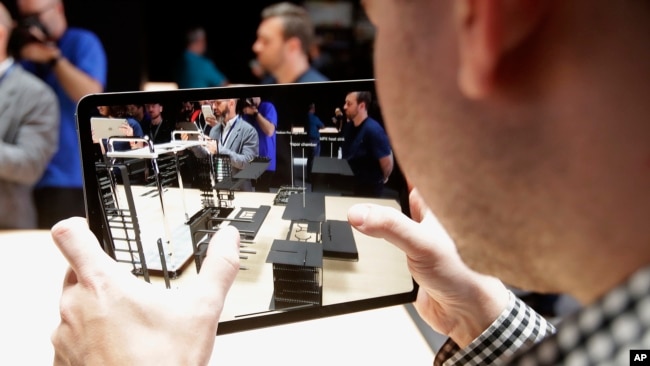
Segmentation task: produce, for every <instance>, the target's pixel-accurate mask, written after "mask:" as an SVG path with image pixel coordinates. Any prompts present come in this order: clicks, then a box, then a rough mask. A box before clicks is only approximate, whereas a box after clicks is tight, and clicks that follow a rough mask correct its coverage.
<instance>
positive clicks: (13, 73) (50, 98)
mask: <svg viewBox="0 0 650 366" xmlns="http://www.w3.org/2000/svg"><path fill="white" fill-rule="evenodd" d="M13 27H14V25H13V20H12V19H11V16H10V15H9V12H8V11H7V9H6V8H5V7H4V5H2V4H1V3H0V230H1V229H33V228H36V227H37V220H36V219H37V215H36V207H35V205H34V201H33V198H32V190H33V187H34V185H35V184H36V182H38V180H39V179H40V177H41V175H42V174H43V172H44V171H45V167H46V166H47V164H48V162H49V161H50V159H51V158H52V155H54V152H55V151H56V147H57V142H58V141H57V140H58V136H59V105H58V103H57V102H56V95H55V94H54V92H53V91H52V89H51V88H50V87H49V86H48V85H47V84H45V83H44V82H43V81H41V80H40V79H38V78H37V77H35V76H34V75H32V74H30V73H29V72H27V71H25V70H24V69H23V68H22V66H20V64H18V63H16V62H15V61H14V59H13V57H12V56H11V55H10V54H9V53H8V52H7V46H8V42H9V38H10V33H11V31H12V29H13Z"/></svg>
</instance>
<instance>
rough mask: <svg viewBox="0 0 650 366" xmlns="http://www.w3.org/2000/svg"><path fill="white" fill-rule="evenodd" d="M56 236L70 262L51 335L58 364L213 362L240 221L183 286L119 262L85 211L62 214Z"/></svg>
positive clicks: (235, 263) (216, 240)
mask: <svg viewBox="0 0 650 366" xmlns="http://www.w3.org/2000/svg"><path fill="white" fill-rule="evenodd" d="M52 237H53V239H54V242H55V243H56V245H57V246H58V247H59V250H60V251H61V252H62V253H63V255H64V256H65V258H66V259H67V260H68V263H69V264H70V267H69V268H68V271H67V273H66V276H65V280H64V284H63V293H62V295H61V303H60V312H61V324H60V325H59V326H58V328H57V329H56V330H55V332H54V334H53V335H52V343H53V345H54V350H55V354H54V364H55V365H142V364H151V365H156V364H159V365H163V364H164V365H205V364H207V362H208V361H209V358H210V354H211V353H212V349H213V347H214V340H215V336H216V331H217V325H218V321H219V316H220V314H221V310H222V309H223V304H224V300H225V297H226V293H227V292H228V290H229V289H230V286H231V285H232V282H233V281H234V279H235V276H236V274H237V272H238V268H239V233H238V232H237V230H236V229H234V228H232V227H225V228H223V229H221V230H219V232H217V234H215V235H214V236H213V238H212V240H211V241H210V243H211V245H209V246H208V252H207V255H206V257H205V259H204V262H203V265H202V267H201V272H200V273H199V274H198V277H196V278H195V279H194V281H193V282H192V283H188V284H187V285H186V286H185V287H183V288H181V289H178V290H168V289H164V288H161V287H156V286H154V285H151V284H148V283H146V282H144V281H142V280H140V279H137V278H136V277H135V276H133V275H132V274H131V273H130V272H129V271H128V270H127V269H126V268H125V267H123V266H121V265H119V264H117V263H116V262H114V261H113V260H112V259H111V258H110V257H108V256H107V255H106V254H105V253H104V252H103V251H102V250H101V248H100V246H99V243H98V242H97V239H96V238H95V236H94V235H93V233H92V232H91V231H90V230H88V226H87V224H86V222H85V220H83V219H81V218H72V219H68V220H64V221H61V222H59V223H58V224H56V225H55V226H54V227H53V228H52Z"/></svg>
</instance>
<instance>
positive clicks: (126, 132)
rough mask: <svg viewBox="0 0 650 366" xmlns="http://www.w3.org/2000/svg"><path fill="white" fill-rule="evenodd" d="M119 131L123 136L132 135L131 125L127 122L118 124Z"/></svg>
mask: <svg viewBox="0 0 650 366" xmlns="http://www.w3.org/2000/svg"><path fill="white" fill-rule="evenodd" d="M120 132H122V135H123V136H133V127H131V126H129V123H128V122H124V123H122V124H121V125H120Z"/></svg>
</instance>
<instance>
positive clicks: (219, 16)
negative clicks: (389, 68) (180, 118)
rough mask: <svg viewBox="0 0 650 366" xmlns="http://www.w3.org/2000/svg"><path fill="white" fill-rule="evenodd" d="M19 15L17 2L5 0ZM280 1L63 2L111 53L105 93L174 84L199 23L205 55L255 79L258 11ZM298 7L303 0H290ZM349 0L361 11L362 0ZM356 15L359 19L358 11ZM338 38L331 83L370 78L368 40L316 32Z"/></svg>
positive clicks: (236, 78)
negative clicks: (188, 35)
mask: <svg viewBox="0 0 650 366" xmlns="http://www.w3.org/2000/svg"><path fill="white" fill-rule="evenodd" d="M2 2H3V4H5V6H7V8H8V9H9V11H10V12H11V13H12V15H13V16H14V17H17V11H16V5H15V0H2ZM276 2H277V1H269V0H261V1H232V2H231V1H228V2H224V1H197V0H184V1H168V2H163V1H145V0H95V1H82V0H64V6H65V9H66V14H67V17H68V25H69V26H71V27H81V28H86V29H89V30H91V31H93V32H94V33H95V34H97V36H98V37H99V38H100V40H101V41H102V43H103V45H104V48H105V50H106V54H107V58H108V83H107V87H106V91H129V90H139V89H140V87H141V85H142V83H143V82H145V81H172V80H173V69H174V65H175V62H176V60H177V59H178V57H179V56H180V54H181V53H182V51H183V47H184V45H183V38H184V31H185V30H186V29H187V28H188V27H189V26H191V25H201V26H203V27H204V28H205V29H206V31H207V35H208V56H209V57H210V58H211V59H212V60H213V61H214V62H215V64H216V65H217V67H218V68H219V69H220V70H221V71H222V72H223V73H224V74H225V75H226V76H227V78H228V79H229V80H230V81H231V82H233V83H256V82H257V79H255V77H254V76H253V75H252V74H251V72H250V69H249V61H250V60H251V59H253V58H254V57H255V55H254V53H253V51H252V50H251V47H252V45H253V42H254V41H255V34H256V30H257V26H258V25H259V23H260V12H261V10H262V9H263V8H264V7H265V6H267V5H270V4H273V3H276ZM292 2H293V3H297V4H301V3H302V1H292ZM348 2H352V3H353V4H354V7H355V12H356V15H357V16H359V15H363V10H362V9H361V7H360V5H359V4H360V1H358V0H354V1H352V0H351V1H348ZM355 18H356V16H355ZM317 32H318V33H321V34H322V33H323V32H324V33H327V34H330V35H333V37H334V38H336V39H337V40H339V41H342V42H336V43H335V46H332V48H331V51H332V52H331V53H333V54H334V55H335V63H334V64H333V66H332V67H331V68H330V69H328V71H327V72H326V75H327V76H328V77H329V78H330V79H332V80H343V79H362V78H371V77H372V62H371V45H369V44H368V42H365V43H358V42H355V41H354V34H353V33H354V31H353V30H348V29H318V30H317ZM326 51H327V49H326Z"/></svg>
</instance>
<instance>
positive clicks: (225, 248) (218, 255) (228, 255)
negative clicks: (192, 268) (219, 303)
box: [199, 226, 239, 297]
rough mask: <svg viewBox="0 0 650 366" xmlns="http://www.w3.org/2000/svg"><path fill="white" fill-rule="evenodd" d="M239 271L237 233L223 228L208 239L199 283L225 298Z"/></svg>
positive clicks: (230, 227)
mask: <svg viewBox="0 0 650 366" xmlns="http://www.w3.org/2000/svg"><path fill="white" fill-rule="evenodd" d="M238 271H239V231H237V229H236V228H235V227H233V226H225V227H223V228H222V229H220V230H219V231H217V233H216V234H214V235H213V236H212V238H211V239H210V244H209V245H208V251H207V253H206V255H205V259H204V260H203V264H202V265H201V271H200V272H199V278H200V279H201V282H202V283H203V284H204V285H206V286H208V287H209V288H210V289H214V287H215V286H217V289H218V290H219V292H220V293H221V294H222V295H223V296H224V297H225V295H226V293H227V292H228V290H229V289H230V286H231V285H232V283H233V281H234V280H235V276H236V275H237V272H238Z"/></svg>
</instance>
